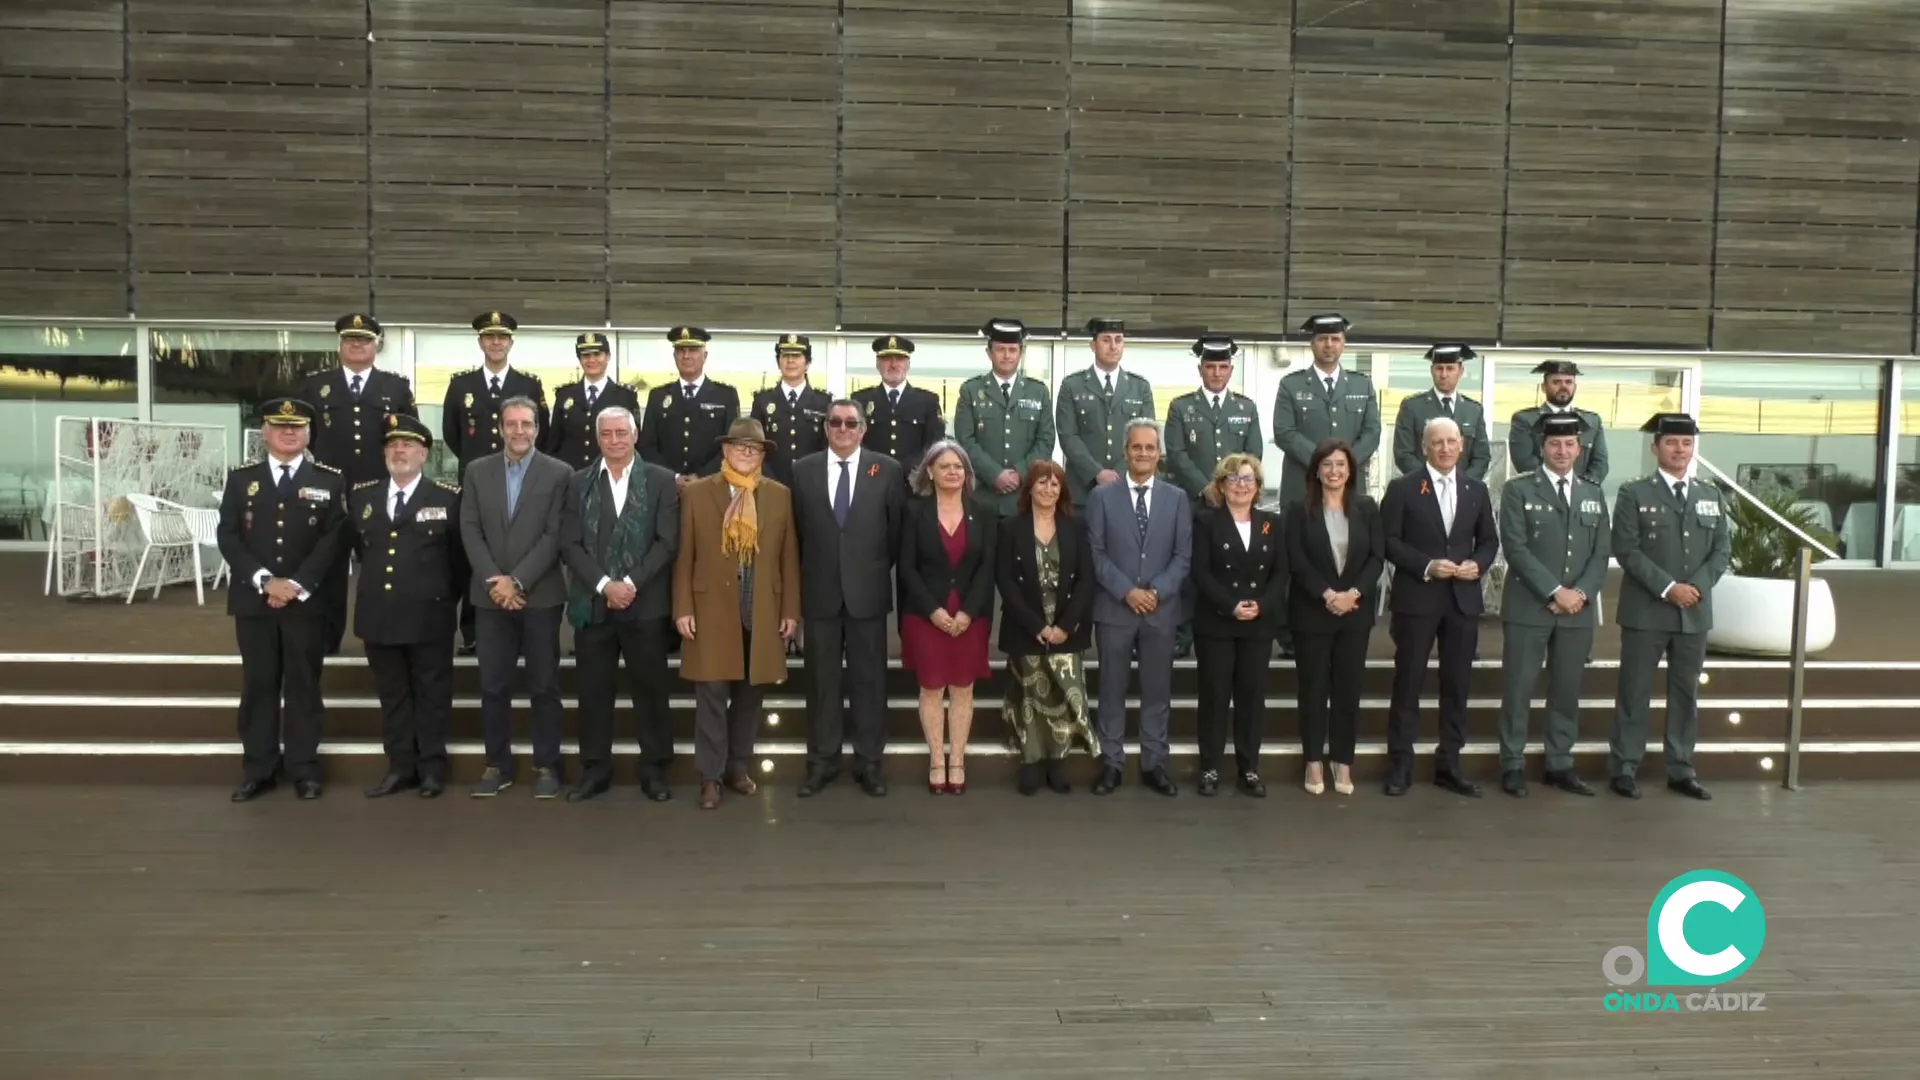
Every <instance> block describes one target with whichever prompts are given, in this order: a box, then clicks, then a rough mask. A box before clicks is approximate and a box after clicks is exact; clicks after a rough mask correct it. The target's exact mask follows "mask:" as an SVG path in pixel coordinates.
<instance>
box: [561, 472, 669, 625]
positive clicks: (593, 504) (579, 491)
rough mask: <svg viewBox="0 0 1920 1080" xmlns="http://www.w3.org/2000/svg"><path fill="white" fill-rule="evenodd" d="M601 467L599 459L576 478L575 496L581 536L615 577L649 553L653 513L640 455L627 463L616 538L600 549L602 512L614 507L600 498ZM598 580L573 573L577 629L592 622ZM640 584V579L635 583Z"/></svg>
mask: <svg viewBox="0 0 1920 1080" xmlns="http://www.w3.org/2000/svg"><path fill="white" fill-rule="evenodd" d="M603 471H604V470H602V469H601V468H600V467H599V465H598V464H597V463H596V464H595V466H594V468H592V469H590V470H588V471H587V472H584V473H580V474H578V475H576V476H575V477H574V478H573V493H572V494H573V499H574V501H575V502H576V503H577V504H578V505H579V506H580V527H581V534H580V535H581V539H582V540H583V541H584V542H585V543H586V545H587V550H589V551H592V552H593V553H594V555H595V557H597V558H598V559H599V561H600V565H601V566H602V567H603V568H605V570H606V573H607V576H608V577H610V578H612V579H613V580H615V581H619V580H620V579H621V578H623V577H625V576H627V575H628V574H630V573H632V572H633V569H634V568H635V567H637V566H639V565H640V563H641V562H642V561H644V560H645V559H646V557H647V546H648V545H649V544H651V543H652V542H653V520H652V517H653V515H652V514H651V513H649V507H648V504H647V466H646V463H645V462H643V461H641V460H640V459H639V458H637V457H636V458H634V459H633V464H631V465H629V466H628V467H627V504H626V512H625V513H622V514H621V515H620V517H619V520H617V521H615V522H614V523H613V542H612V543H611V544H610V545H608V549H607V550H606V551H600V550H597V549H596V548H595V546H594V545H596V544H598V543H599V541H600V515H601V514H602V513H604V512H605V511H607V510H609V509H611V507H608V506H606V505H605V504H604V500H602V499H601V498H600V476H601V474H602V472H603ZM598 584H599V582H597V581H583V580H581V579H580V578H578V577H574V578H573V580H572V582H571V583H570V584H569V585H568V587H567V621H568V622H570V623H572V624H573V628H574V629H575V630H581V629H585V628H586V627H587V626H588V625H589V624H591V623H592V622H593V607H594V604H593V602H594V601H595V600H597V599H599V594H597V593H595V592H594V591H593V587H594V586H595V585H598ZM636 584H638V583H636Z"/></svg>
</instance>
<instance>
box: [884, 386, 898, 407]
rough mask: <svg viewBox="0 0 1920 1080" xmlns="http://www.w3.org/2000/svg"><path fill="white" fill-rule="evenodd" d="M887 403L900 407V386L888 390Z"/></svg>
mask: <svg viewBox="0 0 1920 1080" xmlns="http://www.w3.org/2000/svg"><path fill="white" fill-rule="evenodd" d="M887 404H888V405H890V406H892V407H893V408H896V409H897V408H899V407H900V388H899V387H897V386H896V387H894V388H893V389H891V390H889V391H887Z"/></svg>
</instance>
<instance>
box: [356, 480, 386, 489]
mask: <svg viewBox="0 0 1920 1080" xmlns="http://www.w3.org/2000/svg"><path fill="white" fill-rule="evenodd" d="M380 482H381V481H379V480H362V481H360V482H359V483H357V484H355V485H353V490H355V491H359V490H360V489H361V488H370V487H372V486H374V485H375V484H378V483H380Z"/></svg>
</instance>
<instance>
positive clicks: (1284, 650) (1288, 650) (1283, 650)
mask: <svg viewBox="0 0 1920 1080" xmlns="http://www.w3.org/2000/svg"><path fill="white" fill-rule="evenodd" d="M1280 659H1282V660H1291V659H1293V645H1292V643H1290V642H1285V641H1283V642H1281V643H1280Z"/></svg>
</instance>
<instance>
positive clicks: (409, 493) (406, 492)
mask: <svg viewBox="0 0 1920 1080" xmlns="http://www.w3.org/2000/svg"><path fill="white" fill-rule="evenodd" d="M419 486H420V477H419V475H418V474H416V475H415V476H414V478H413V483H411V484H408V485H406V486H405V487H401V486H400V484H399V483H398V482H396V481H395V480H394V479H393V477H391V476H389V477H387V508H388V509H392V507H393V497H394V496H395V495H398V496H400V497H401V498H403V499H411V498H413V489H414V488H417V487H419Z"/></svg>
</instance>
